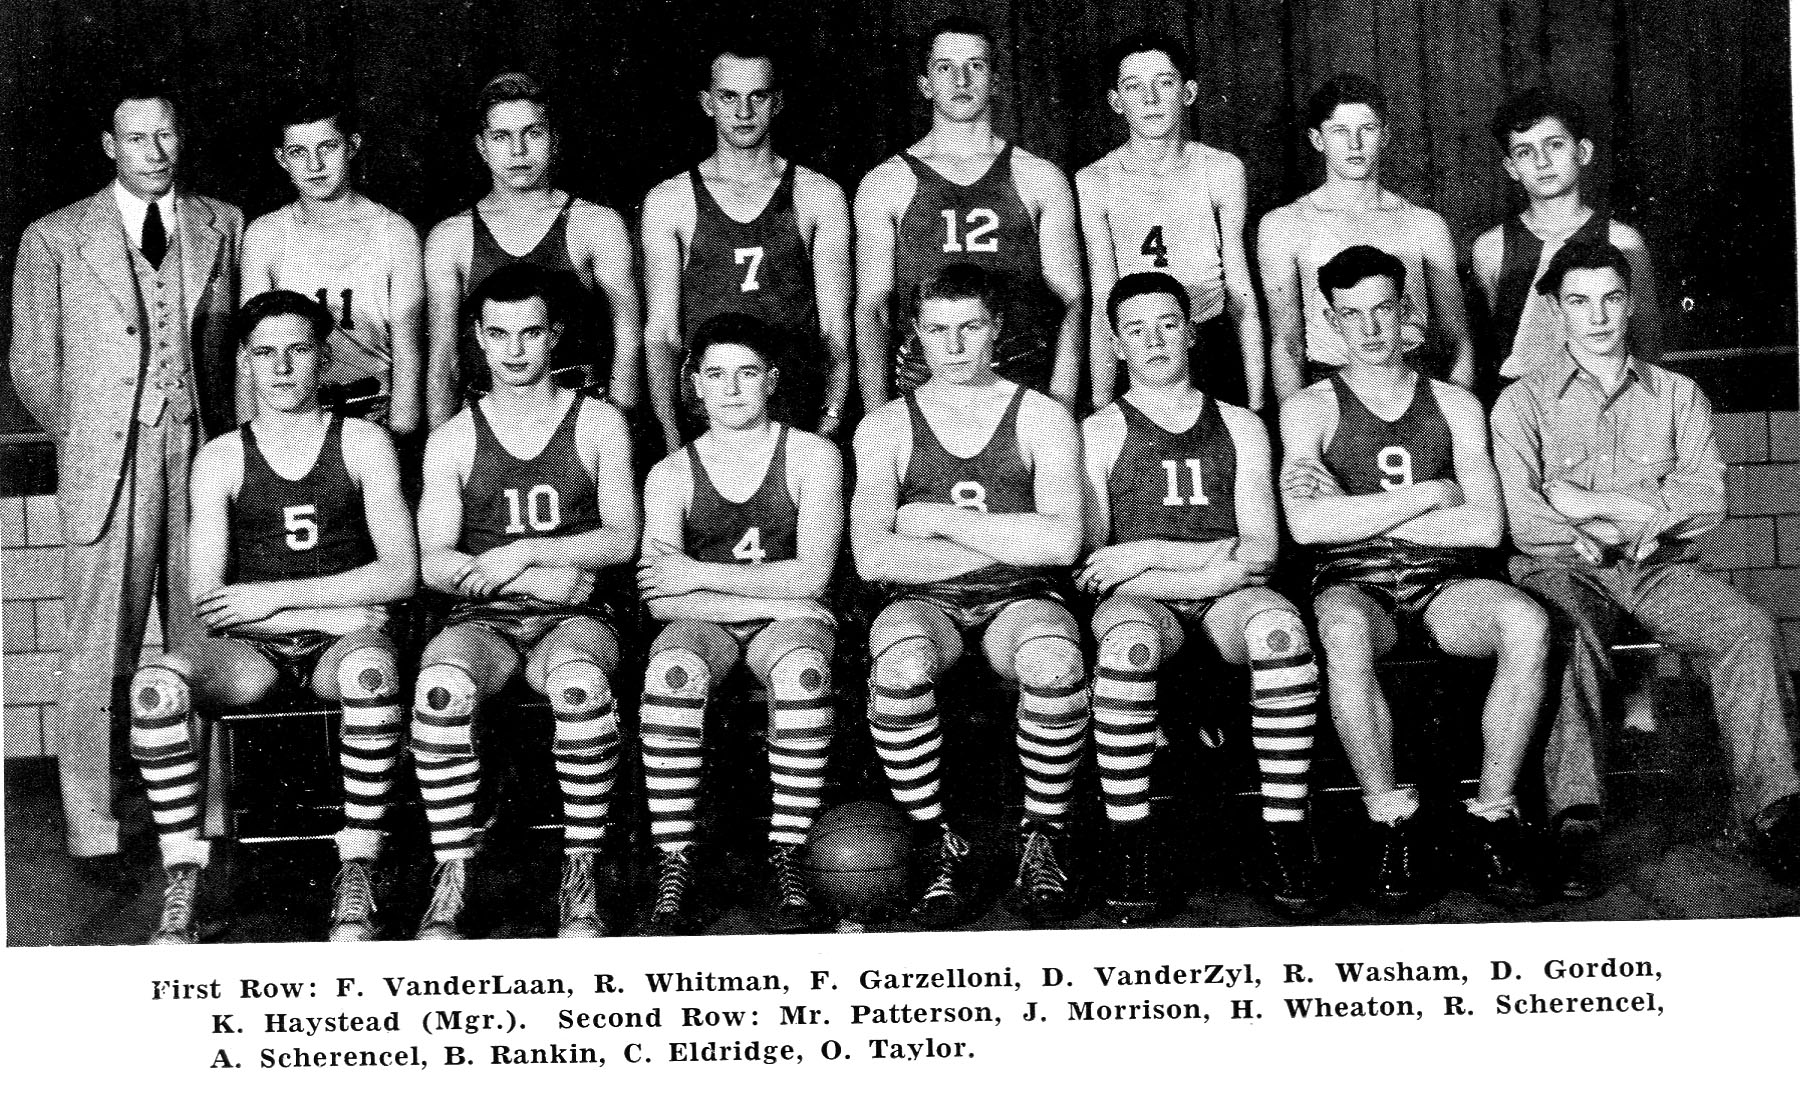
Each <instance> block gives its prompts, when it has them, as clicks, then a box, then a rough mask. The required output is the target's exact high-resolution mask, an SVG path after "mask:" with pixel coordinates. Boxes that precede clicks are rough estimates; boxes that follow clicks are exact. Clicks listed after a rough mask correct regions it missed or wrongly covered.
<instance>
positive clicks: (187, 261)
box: [12, 182, 244, 545]
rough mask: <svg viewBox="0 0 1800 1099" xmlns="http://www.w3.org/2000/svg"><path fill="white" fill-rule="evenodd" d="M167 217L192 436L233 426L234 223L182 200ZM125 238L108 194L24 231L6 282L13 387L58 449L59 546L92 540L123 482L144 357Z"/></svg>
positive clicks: (223, 210) (186, 197) (234, 216)
mask: <svg viewBox="0 0 1800 1099" xmlns="http://www.w3.org/2000/svg"><path fill="white" fill-rule="evenodd" d="M180 202H181V207H180V209H181V213H180V217H179V218H177V222H178V225H179V228H178V234H179V237H180V244H181V274H182V283H183V297H184V299H185V301H184V304H185V305H186V307H187V322H188V326H189V346H190V348H191V351H192V354H191V363H190V367H189V374H188V378H187V381H188V384H189V385H190V386H191V389H190V392H192V393H193V394H194V403H195V405H196V408H197V410H198V413H199V415H200V421H201V430H202V433H203V434H204V435H205V436H207V437H211V436H213V435H216V434H218V433H219V432H220V431H223V430H225V429H226V428H228V427H230V426H231V425H232V423H233V422H234V416H233V412H234V406H235V400H234V387H235V376H236V371H235V369H234V366H233V349H232V348H231V347H229V346H228V342H229V341H228V339H227V329H228V328H229V322H230V319H231V313H232V310H233V309H234V308H235V307H236V305H237V269H238V248H239V244H240V242H241V241H242V239H243V234H244V216H243V214H242V213H241V212H239V210H238V208H237V207H235V206H232V205H230V204H229V203H224V202H220V201H218V200H217V199H210V198H205V197H202V196H200V195H195V194H188V193H186V192H183V193H182V194H181V199H180ZM130 247H131V244H130V241H129V238H127V237H126V235H125V227H124V224H123V223H122V222H121V220H120V217H119V207H118V204H117V203H116V202H115V201H114V200H113V195H112V184H111V183H110V182H109V183H108V184H107V186H106V187H105V189H103V190H102V191H101V192H100V193H99V194H97V195H95V196H93V197H92V198H87V199H83V200H81V201H80V202H76V203H74V204H72V205H69V206H65V207H63V208H62V209H61V210H58V211H56V212H55V213H53V214H48V215H46V216H44V217H42V218H39V219H38V220H37V221H35V222H33V223H32V224H31V227H30V228H28V229H26V230H25V235H24V237H23V238H22V239H21V240H20V242H19V256H18V263H17V266H16V267H15V268H14V271H13V339H12V376H13V385H14V388H15V389H16V390H17V391H18V394H19V398H20V400H22V401H24V403H25V407H26V408H27V409H29V410H30V411H31V414H32V415H33V416H35V417H36V418H37V421H38V423H39V424H40V425H42V426H43V428H44V430H45V431H47V432H49V433H50V436H51V438H52V439H53V440H54V441H55V443H56V456H57V476H58V492H57V502H58V504H59V506H60V509H61V511H62V525H63V537H64V540H65V541H67V542H69V543H72V544H75V545H89V544H92V543H93V542H95V541H97V540H98V539H99V537H100V535H101V533H102V532H103V531H104V530H105V529H106V523H107V519H108V517H109V516H110V515H111V514H112V508H113V501H114V500H115V499H116V498H117V497H118V494H119V486H120V485H121V484H122V483H123V480H124V477H123V475H124V470H125V444H126V441H127V440H128V439H129V438H130V437H131V425H132V420H133V417H134V414H135V412H136V407H137V392H138V389H139V387H140V386H141V385H142V384H143V379H144V377H145V374H146V368H147V366H148V364H149V356H150V346H151V345H150V332H149V326H148V325H147V324H146V323H145V318H144V308H143V304H142V302H141V301H140V300H139V298H138V293H137V283H136V281H135V279H134V278H133V276H132V271H131V257H130V256H129V255H128V254H127V252H126V249H128V248H130Z"/></svg>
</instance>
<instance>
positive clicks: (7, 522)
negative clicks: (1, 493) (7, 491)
mask: <svg viewBox="0 0 1800 1099" xmlns="http://www.w3.org/2000/svg"><path fill="white" fill-rule="evenodd" d="M24 544H25V498H24V497H23V496H7V497H0V546H4V547H6V548H7V549H13V548H14V547H17V546H22V545H24Z"/></svg>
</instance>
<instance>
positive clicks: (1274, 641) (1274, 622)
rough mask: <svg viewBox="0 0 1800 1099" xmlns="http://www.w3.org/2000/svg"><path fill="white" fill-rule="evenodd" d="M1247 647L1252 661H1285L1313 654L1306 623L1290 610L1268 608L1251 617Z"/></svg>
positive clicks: (1245, 629) (1245, 627) (1247, 625)
mask: <svg viewBox="0 0 1800 1099" xmlns="http://www.w3.org/2000/svg"><path fill="white" fill-rule="evenodd" d="M1244 645H1245V647H1246V648H1247V649H1248V650H1249V653H1250V659H1251V660H1286V659H1289V658H1291V657H1296V656H1301V655H1303V654H1304V655H1311V653H1312V645H1311V644H1310V643H1309V642H1308V641H1307V639H1306V623H1305V622H1302V621H1301V620H1300V614H1299V612H1298V611H1294V610H1290V609H1289V608H1287V607H1269V608H1268V609H1266V610H1260V611H1257V612H1256V613H1255V614H1253V615H1251V616H1250V620H1249V621H1248V622H1245V623H1244Z"/></svg>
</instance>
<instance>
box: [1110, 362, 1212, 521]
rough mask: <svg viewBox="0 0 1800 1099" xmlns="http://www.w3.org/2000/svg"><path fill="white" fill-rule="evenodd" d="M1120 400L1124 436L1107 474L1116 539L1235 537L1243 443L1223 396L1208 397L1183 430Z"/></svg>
mask: <svg viewBox="0 0 1800 1099" xmlns="http://www.w3.org/2000/svg"><path fill="white" fill-rule="evenodd" d="M1114 403H1115V404H1117V405H1118V406H1119V411H1120V412H1122V413H1124V415H1125V441H1124V444H1123V445H1122V446H1121V447H1120V448H1119V458H1118V460H1117V461H1116V462H1114V463H1113V467H1112V473H1111V475H1110V476H1108V477H1107V479H1106V498H1107V501H1108V502H1109V504H1110V505H1111V508H1112V541H1113V542H1114V543H1119V542H1138V541H1142V540H1144V539H1147V538H1167V539H1170V540H1174V541H1182V542H1212V541H1216V540H1218V539H1220V538H1236V537H1237V533H1238V525H1237V444H1236V443H1234V442H1233V441H1232V438H1231V429H1230V428H1227V427H1226V426H1225V418H1224V417H1223V416H1221V415H1220V414H1219V402H1217V401H1215V400H1213V399H1212V398H1211V397H1207V398H1205V403H1204V404H1203V405H1201V408H1200V415H1199V416H1198V417H1197V418H1196V419H1195V420H1194V425H1193V426H1192V427H1190V428H1188V429H1187V430H1186V431H1181V432H1175V431H1166V430H1164V429H1163V428H1162V426H1161V425H1159V424H1158V423H1156V421H1154V420H1152V419H1151V418H1150V417H1148V416H1146V415H1144V413H1143V412H1142V411H1140V410H1139V409H1138V407H1137V406H1136V405H1134V404H1132V403H1131V402H1130V401H1129V400H1123V399H1122V400H1119V401H1115V402H1114Z"/></svg>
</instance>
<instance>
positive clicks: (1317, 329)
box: [1294, 195, 1428, 366]
mask: <svg viewBox="0 0 1800 1099" xmlns="http://www.w3.org/2000/svg"><path fill="white" fill-rule="evenodd" d="M1393 197H1394V198H1395V200H1396V201H1398V203H1399V205H1398V206H1395V207H1394V208H1393V209H1391V210H1370V211H1367V212H1357V213H1351V212H1348V211H1344V210H1321V209H1319V207H1318V206H1316V205H1315V204H1314V203H1313V196H1311V195H1306V196H1303V197H1302V198H1300V199H1299V200H1298V201H1296V202H1295V203H1294V209H1295V210H1296V211H1298V212H1299V215H1300V225H1301V232H1302V233H1303V234H1304V243H1303V244H1302V245H1301V248H1300V292H1301V295H1302V301H1303V304H1304V306H1305V314H1304V319H1303V321H1302V323H1303V324H1304V325H1305V326H1306V357H1307V358H1308V359H1310V360H1312V361H1313V362H1317V363H1324V364H1325V365H1327V366H1343V365H1344V364H1345V363H1347V362H1349V361H1350V359H1349V353H1348V351H1347V350H1346V349H1345V347H1344V338H1343V337H1342V336H1340V335H1338V334H1337V332H1336V331H1335V330H1334V329H1333V328H1332V327H1331V326H1330V325H1329V324H1327V323H1326V321H1325V317H1324V312H1325V309H1326V307H1327V306H1328V305H1329V304H1330V303H1329V302H1327V301H1326V300H1325V294H1324V292H1323V291H1322V290H1320V289H1319V268H1321V267H1323V266H1325V264H1327V263H1329V262H1331V258H1332V257H1333V256H1335V255H1337V254H1338V253H1339V252H1342V251H1343V250H1344V249H1346V248H1348V247H1350V246H1351V245H1353V244H1368V245H1372V246H1374V247H1376V248H1379V249H1381V250H1382V251H1383V252H1386V253H1388V254H1389V255H1391V256H1393V257H1394V258H1395V259H1397V260H1399V261H1400V262H1401V263H1402V264H1403V265H1404V266H1405V267H1406V297H1407V300H1408V301H1410V302H1411V303H1412V308H1411V309H1408V310H1407V311H1406V314H1405V316H1403V317H1402V318H1401V320H1400V324H1401V333H1400V345H1401V347H1402V348H1403V349H1404V350H1406V351H1411V350H1413V349H1414V348H1417V347H1418V346H1419V345H1421V344H1423V343H1424V342H1425V331H1426V326H1427V323H1428V318H1427V316H1426V314H1425V303H1426V301H1427V300H1428V291H1427V288H1426V285H1425V254H1424V253H1423V252H1422V251H1420V250H1419V248H1418V245H1417V244H1416V243H1414V242H1413V241H1412V239H1411V234H1410V233H1408V232H1406V226H1407V224H1408V223H1409V222H1410V221H1411V220H1412V218H1413V216H1414V215H1415V214H1416V212H1417V211H1418V207H1416V206H1414V205H1413V204H1412V203H1410V202H1408V201H1406V200H1405V199H1403V198H1401V197H1400V196H1399V195H1394V196H1393Z"/></svg>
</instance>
